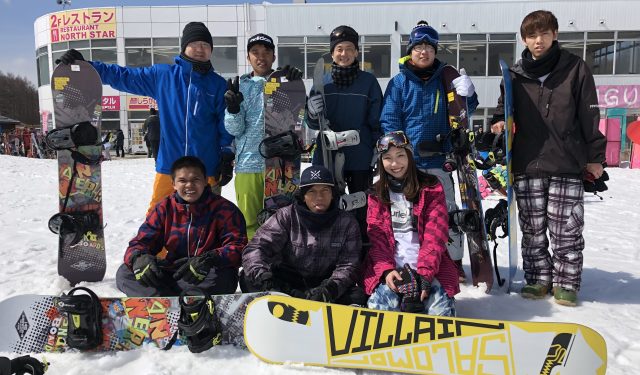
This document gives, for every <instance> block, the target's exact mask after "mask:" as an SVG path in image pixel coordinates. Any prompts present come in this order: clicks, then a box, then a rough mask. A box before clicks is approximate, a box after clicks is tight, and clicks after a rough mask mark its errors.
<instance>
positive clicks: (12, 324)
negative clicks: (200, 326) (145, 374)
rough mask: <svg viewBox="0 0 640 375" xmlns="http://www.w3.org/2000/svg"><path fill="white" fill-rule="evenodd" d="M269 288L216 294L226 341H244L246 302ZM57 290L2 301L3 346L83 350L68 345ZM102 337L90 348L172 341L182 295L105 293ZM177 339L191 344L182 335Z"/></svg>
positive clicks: (160, 344) (18, 350)
mask: <svg viewBox="0 0 640 375" xmlns="http://www.w3.org/2000/svg"><path fill="white" fill-rule="evenodd" d="M267 294H268V292H261V293H247V294H227V295H216V296H213V300H214V305H215V311H216V315H217V317H218V318H219V320H220V323H221V325H222V344H234V345H238V346H240V347H244V338H243V327H242V322H243V320H244V312H245V308H246V306H247V304H248V303H249V302H250V301H251V300H253V299H254V298H256V297H260V296H265V295H267ZM57 298H58V297H56V296H47V295H35V294H27V295H19V296H15V297H11V298H8V299H5V300H4V301H2V302H0V352H13V353H42V352H67V351H72V352H74V351H78V350H77V349H74V348H70V347H68V346H67V345H66V335H67V327H68V321H67V318H66V315H64V314H61V313H60V311H59V310H58V308H57ZM100 302H101V304H102V331H103V341H102V344H100V345H99V346H98V347H97V348H95V349H92V350H91V351H95V352H110V351H128V350H133V349H138V348H140V347H142V346H143V345H153V346H155V347H158V348H160V349H162V348H164V347H165V346H167V344H168V343H169V342H170V340H171V338H172V337H173V335H174V333H175V332H176V331H177V330H178V318H179V317H180V304H179V297H145V298H137V297H120V298H100ZM173 345H186V343H185V342H183V341H182V339H181V338H180V336H178V338H177V340H176V341H175V343H174V344H173Z"/></svg>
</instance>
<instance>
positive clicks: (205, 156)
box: [60, 22, 234, 210]
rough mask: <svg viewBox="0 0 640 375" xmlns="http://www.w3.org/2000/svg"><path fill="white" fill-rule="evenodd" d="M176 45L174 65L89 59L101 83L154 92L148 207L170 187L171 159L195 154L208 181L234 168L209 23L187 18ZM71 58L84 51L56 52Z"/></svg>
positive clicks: (221, 181) (218, 181) (218, 182)
mask: <svg viewBox="0 0 640 375" xmlns="http://www.w3.org/2000/svg"><path fill="white" fill-rule="evenodd" d="M180 47H181V51H180V55H179V56H176V58H175V64H173V65H169V64H155V65H152V66H149V67H140V68H132V67H124V66H119V65H116V64H105V63H102V62H99V61H91V65H93V67H94V68H95V69H96V70H97V71H98V73H99V74H100V78H101V79H102V82H103V83H104V84H108V85H110V86H111V87H113V88H114V89H116V90H120V91H125V92H129V93H132V94H136V95H144V96H149V97H152V98H154V99H155V100H156V101H157V102H158V111H159V112H161V113H163V119H162V123H161V128H160V134H161V136H160V138H161V142H160V149H159V151H158V159H157V162H156V172H157V173H156V178H155V181H154V183H153V195H152V198H151V203H150V205H149V210H151V209H152V208H153V207H154V206H155V205H156V204H157V203H158V202H160V201H161V200H162V199H163V198H165V197H166V196H168V195H169V194H171V193H172V192H173V187H172V183H171V175H170V173H171V165H172V164H173V162H174V161H176V160H177V159H178V158H180V157H182V156H197V157H198V158H200V159H201V160H202V161H203V162H204V163H205V166H206V168H207V177H208V179H209V183H210V185H211V186H218V187H219V186H223V185H225V184H227V183H228V182H229V181H230V180H231V175H232V171H233V168H232V165H233V159H234V155H233V151H232V148H231V142H232V141H233V137H232V136H231V135H230V134H229V133H227V131H226V130H225V128H224V109H225V102H224V93H225V90H226V82H225V80H224V78H222V77H221V76H220V75H218V74H217V73H215V72H214V70H213V67H212V66H211V61H210V59H211V52H212V50H213V40H212V37H211V33H210V32H209V29H207V27H206V26H205V25H204V24H203V23H202V22H190V23H188V24H187V25H186V26H185V27H184V30H183V31H182V39H181V43H180ZM75 60H84V57H83V56H82V54H80V52H78V51H76V50H74V49H70V50H69V51H67V52H66V53H65V54H64V55H63V56H62V57H61V58H60V62H62V63H64V64H72V63H73V62H74V61H75Z"/></svg>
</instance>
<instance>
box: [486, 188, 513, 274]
mask: <svg viewBox="0 0 640 375" xmlns="http://www.w3.org/2000/svg"><path fill="white" fill-rule="evenodd" d="M484 226H485V229H486V231H487V239H488V240H489V241H493V244H494V245H493V268H494V269H495V271H496V278H497V280H498V285H499V286H502V285H504V279H503V278H502V277H500V271H499V270H498V257H497V256H496V255H497V254H496V251H497V249H498V242H497V241H498V238H505V237H507V236H508V235H509V209H508V205H507V201H506V200H504V199H500V201H498V204H497V205H496V206H495V207H493V208H490V209H488V210H487V212H485V214H484ZM498 228H500V229H502V236H498V235H497V234H496V230H497V229H498Z"/></svg>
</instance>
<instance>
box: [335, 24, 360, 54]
mask: <svg viewBox="0 0 640 375" xmlns="http://www.w3.org/2000/svg"><path fill="white" fill-rule="evenodd" d="M359 39H360V36H359V35H358V33H357V32H356V31H355V30H354V29H353V28H351V27H349V26H344V25H342V26H338V27H336V28H335V29H333V31H332V32H331V35H330V36H329V51H330V52H331V53H333V49H334V48H336V45H337V44H338V43H342V42H351V43H353V45H354V46H355V47H356V49H359V48H358V40H359Z"/></svg>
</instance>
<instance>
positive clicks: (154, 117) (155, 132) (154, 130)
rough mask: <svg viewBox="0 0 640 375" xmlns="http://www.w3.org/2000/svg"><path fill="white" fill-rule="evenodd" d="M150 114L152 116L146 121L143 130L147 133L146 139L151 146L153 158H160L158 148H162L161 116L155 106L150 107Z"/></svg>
mask: <svg viewBox="0 0 640 375" xmlns="http://www.w3.org/2000/svg"><path fill="white" fill-rule="evenodd" d="M149 114H150V116H149V117H147V119H146V120H145V121H144V125H143V126H142V130H143V131H144V133H145V140H146V141H147V142H148V143H149V145H150V146H151V154H152V155H153V159H154V160H158V149H159V148H160V116H158V111H157V110H156V109H155V108H150V109H149ZM147 147H149V146H147Z"/></svg>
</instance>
